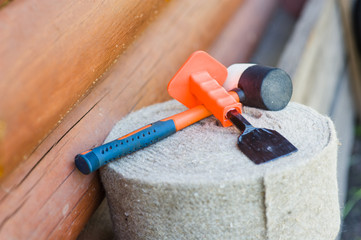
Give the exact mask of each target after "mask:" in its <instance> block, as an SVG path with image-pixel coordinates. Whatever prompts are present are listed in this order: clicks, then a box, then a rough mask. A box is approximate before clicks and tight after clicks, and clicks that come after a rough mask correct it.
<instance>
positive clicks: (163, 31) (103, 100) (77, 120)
mask: <svg viewBox="0 0 361 240" xmlns="http://www.w3.org/2000/svg"><path fill="white" fill-rule="evenodd" d="M241 2H242V1H240V0H226V1H217V0H200V1H192V0H186V1H172V2H170V3H169V6H168V7H167V8H166V9H164V10H163V12H162V14H160V15H159V17H158V18H157V19H156V20H155V21H154V23H153V24H151V25H149V27H148V28H147V29H146V30H145V31H144V32H143V34H142V35H141V36H139V38H137V39H136V40H135V42H134V43H133V44H132V45H131V46H130V47H129V48H128V49H127V50H126V52H124V53H123V54H122V55H121V56H120V57H119V58H118V59H117V61H116V63H115V64H114V66H113V67H112V68H111V69H110V70H109V71H108V72H107V73H105V74H104V75H103V77H102V79H101V80H100V81H99V82H98V84H97V85H96V86H95V87H94V88H93V89H92V91H91V93H90V94H89V95H88V96H87V97H85V98H84V99H83V100H82V101H81V102H80V103H79V104H78V105H77V107H76V108H75V109H74V110H73V111H71V112H70V113H69V114H68V115H67V116H65V117H64V119H63V121H62V122H61V123H60V124H59V126H58V127H57V128H55V129H54V131H53V132H52V133H51V134H50V135H49V136H48V137H46V139H44V141H43V142H42V143H41V144H40V145H39V146H38V147H37V148H36V150H35V151H34V152H33V153H32V154H31V156H30V157H29V158H28V159H27V160H25V161H23V162H22V164H21V165H19V166H18V167H17V168H16V169H15V170H14V171H13V172H12V173H11V174H10V175H9V176H8V177H7V178H5V179H4V181H3V182H2V183H1V187H0V212H1V214H0V235H1V236H4V237H5V238H8V239H11V238H19V239H45V238H50V237H52V238H61V237H63V236H64V234H65V233H64V231H66V232H67V233H66V237H67V238H69V239H74V238H76V236H77V235H78V233H79V231H80V229H81V228H82V227H83V226H84V225H85V223H86V222H87V220H88V218H89V215H90V214H91V213H92V212H93V211H94V210H95V209H96V207H97V204H96V203H97V202H98V199H99V198H101V190H100V188H98V187H97V185H96V182H97V174H96V173H95V174H91V175H87V176H85V175H82V174H81V173H80V172H79V171H77V170H76V169H75V166H74V156H75V155H76V154H77V153H79V152H82V151H83V150H86V149H89V148H91V147H94V146H96V145H100V144H101V143H102V142H103V140H104V138H105V137H106V135H107V134H108V132H109V131H110V129H111V128H112V126H113V125H114V123H115V122H117V121H118V120H119V119H120V118H121V117H123V116H124V115H126V114H127V113H128V112H130V111H132V110H134V109H138V108H141V107H143V106H146V105H149V104H152V103H155V102H160V101H164V100H166V99H169V96H168V94H167V91H166V85H167V83H168V81H169V79H170V78H171V77H172V76H173V74H174V73H175V72H176V71H177V69H178V68H179V66H180V65H181V64H182V63H183V62H184V61H185V59H186V58H187V57H188V56H189V54H190V53H191V52H193V51H194V50H197V49H206V48H207V47H208V46H209V45H210V43H211V42H212V41H213V39H214V38H215V37H216V36H217V34H218V33H219V32H220V31H221V29H222V28H223V26H224V24H225V23H226V22H227V20H228V19H229V17H230V16H232V14H233V13H234V11H235V10H236V9H237V8H238V6H239V5H240V4H241ZM14 3H15V2H14ZM10 6H11V5H9V6H8V7H10ZM108 30H109V29H108ZM86 69H87V70H88V71H90V72H92V68H88V67H86ZM94 199H95V201H94Z"/></svg>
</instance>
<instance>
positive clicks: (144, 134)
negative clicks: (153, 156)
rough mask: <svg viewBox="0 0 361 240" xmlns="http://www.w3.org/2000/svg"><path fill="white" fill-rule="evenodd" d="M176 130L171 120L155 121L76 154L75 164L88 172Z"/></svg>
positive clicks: (80, 169)
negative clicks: (125, 135) (122, 136)
mask: <svg viewBox="0 0 361 240" xmlns="http://www.w3.org/2000/svg"><path fill="white" fill-rule="evenodd" d="M176 131H177V130H176V127H175V124H174V121H173V120H171V119H170V120H166V121H157V122H155V123H152V124H150V125H149V127H146V128H143V129H142V130H140V131H139V130H138V131H135V132H134V134H130V135H129V136H127V137H125V138H119V139H117V140H114V141H112V142H109V143H107V144H104V145H101V146H99V147H96V148H93V149H91V150H89V151H87V152H85V153H81V154H78V155H76V156H75V165H76V167H77V168H78V169H79V171H80V172H82V173H84V174H89V173H91V172H94V171H96V170H97V169H99V168H100V167H102V166H104V165H105V164H107V163H109V162H111V161H113V160H115V159H117V158H120V157H123V156H125V155H128V154H130V153H132V152H135V151H137V150H139V149H142V148H145V147H147V146H149V145H151V144H153V143H156V142H158V141H160V140H162V139H164V138H166V137H168V136H169V135H172V134H173V133H175V132H176Z"/></svg>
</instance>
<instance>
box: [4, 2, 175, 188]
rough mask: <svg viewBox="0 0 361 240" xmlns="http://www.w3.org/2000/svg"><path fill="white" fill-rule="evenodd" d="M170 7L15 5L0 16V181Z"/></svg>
mask: <svg viewBox="0 0 361 240" xmlns="http://www.w3.org/2000/svg"><path fill="white" fill-rule="evenodd" d="M165 5H168V4H167V1H162V0H157V1H142V0H134V1H130V0H127V1H116V0H110V1H101V0H96V1H89V0H87V1H69V0H65V1H56V0H49V1H48V0H28V1H14V2H11V4H9V5H7V6H4V7H3V8H2V9H1V10H0V32H1V34H0V55H1V58H0V69H1V71H0V181H1V180H2V179H3V178H4V177H5V176H6V175H8V174H9V173H10V172H11V171H12V170H13V169H14V168H15V167H16V166H17V165H18V164H19V163H20V162H21V161H22V160H24V159H27V157H28V156H29V155H30V154H31V152H32V151H33V150H34V149H35V147H36V146H37V145H38V144H39V142H41V141H42V140H43V139H44V138H45V137H46V136H47V135H48V134H49V133H50V132H51V130H52V129H54V127H55V126H56V125H57V124H58V121H59V120H61V119H62V118H63V117H64V116H65V115H66V113H67V112H68V111H69V110H70V109H71V108H72V106H73V105H74V104H75V103H76V102H77V101H78V100H79V99H80V98H82V97H83V95H84V94H85V93H86V90H87V89H89V88H90V87H91V86H92V85H93V84H94V83H95V82H96V81H97V79H98V78H99V76H100V75H101V74H102V73H103V72H104V71H105V70H106V69H107V68H109V66H110V65H111V64H112V63H113V61H114V59H116V57H117V56H118V55H119V54H121V53H122V52H123V51H124V50H125V49H126V47H127V46H128V45H129V44H130V43H131V42H132V41H133V40H134V38H136V36H137V35H139V34H140V32H141V31H142V30H143V29H144V27H145V26H146V25H147V24H148V23H149V22H150V21H152V19H154V17H155V16H156V15H157V14H158V12H159V11H160V10H161V9H162V7H163V6H165Z"/></svg>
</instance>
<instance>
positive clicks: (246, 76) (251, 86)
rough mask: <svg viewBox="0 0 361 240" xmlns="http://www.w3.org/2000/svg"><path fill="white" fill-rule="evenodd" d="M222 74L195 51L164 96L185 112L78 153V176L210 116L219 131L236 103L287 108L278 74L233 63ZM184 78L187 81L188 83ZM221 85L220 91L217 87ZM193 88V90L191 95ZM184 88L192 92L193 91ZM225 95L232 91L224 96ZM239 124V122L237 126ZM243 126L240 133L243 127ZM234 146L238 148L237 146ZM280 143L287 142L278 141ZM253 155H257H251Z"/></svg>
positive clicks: (287, 82) (283, 78)
mask: <svg viewBox="0 0 361 240" xmlns="http://www.w3.org/2000/svg"><path fill="white" fill-rule="evenodd" d="M228 72H229V74H228V77H227V69H226V68H225V67H224V66H223V65H222V64H220V63H219V62H218V61H216V60H215V59H213V58H212V57H210V56H209V55H208V54H207V53H205V52H201V51H198V52H195V53H194V54H192V55H191V57H190V58H189V59H188V60H187V61H186V63H185V64H184V65H183V66H182V67H181V68H180V70H179V71H178V72H177V73H176V74H175V76H174V77H173V78H172V80H171V81H170V83H169V84H168V92H169V94H170V95H171V96H172V97H174V98H175V99H177V100H178V101H180V102H181V103H183V104H184V105H185V106H187V107H188V108H189V109H188V110H186V111H184V112H182V113H179V114H175V115H173V116H171V117H168V118H165V119H163V120H160V121H157V122H155V123H152V124H149V125H147V126H144V127H142V128H140V129H138V130H136V131H134V132H132V133H129V134H127V135H125V136H123V137H121V138H118V139H116V140H114V141H112V142H110V143H107V144H104V145H102V146H99V147H96V148H94V149H91V150H88V151H86V152H83V153H81V154H78V155H77V156H76V157H75V164H76V166H77V168H78V169H79V170H80V171H81V172H82V173H84V174H89V173H91V172H93V171H95V170H97V169H98V168H100V167H101V166H103V165H105V164H107V163H109V162H111V161H113V160H115V159H117V158H120V157H122V156H125V155H127V154H130V153H132V152H134V151H137V150H139V149H142V148H144V147H147V146H149V145H150V144H153V143H155V142H158V141H160V140H162V139H164V138H166V137H168V136H169V135H171V134H173V133H175V132H176V131H179V130H181V129H183V128H185V127H187V126H189V125H191V124H193V123H195V122H198V121H199V120H201V119H203V118H206V117H208V116H210V115H212V113H213V114H214V115H215V116H216V117H217V118H218V119H219V120H220V121H221V123H222V125H223V126H230V125H231V124H232V122H234V119H235V117H233V116H228V115H227V114H228V112H230V111H231V110H233V109H237V112H238V113H241V111H242V110H241V108H242V104H241V103H239V102H240V101H241V102H242V103H244V104H245V105H247V106H251V107H259V108H262V109H266V110H280V109H282V108H284V107H285V106H286V105H287V104H288V102H289V100H290V98H291V95H292V82H291V79H290V78H289V76H288V75H287V73H285V72H284V71H282V70H281V69H277V68H269V67H263V66H259V65H254V64H235V65H232V66H231V67H229V68H228ZM204 77H205V78H206V79H208V80H215V81H210V84H209V82H208V89H207V87H205V88H204V86H203V87H202V86H201V85H204V82H203V79H204ZM190 79H193V80H192V81H190ZM197 79H200V82H199V83H197V81H196V80H197ZM250 82H252V83H250ZM223 83H224V86H225V87H226V89H224V88H222V87H221V85H222V84H223ZM272 83H273V84H272ZM205 85H207V83H206V84H205ZM209 87H210V88H209ZM197 88H198V90H195V89H197ZM190 89H193V90H192V91H193V92H192V91H190ZM226 90H233V91H229V92H228V93H227V91H226ZM194 91H196V92H197V93H195V92H194ZM209 93H211V94H209ZM198 95H199V96H201V95H202V97H198ZM207 95H212V96H211V97H209V96H208V101H206V102H205V103H203V100H204V98H207ZM196 96H197V97H196ZM241 122H242V121H241ZM242 124H244V123H243V122H242ZM242 124H240V123H236V124H235V125H236V127H238V128H242ZM243 127H244V128H246V125H244V126H243ZM271 135H272V134H271ZM272 136H276V135H275V134H273V135H272ZM279 136H281V135H279ZM260 137H261V140H262V138H263V137H264V135H262V134H261V135H260ZM281 137H282V136H281ZM278 138H279V137H278V136H277V139H278ZM286 141H287V140H286ZM239 142H241V143H242V141H239ZM283 143H285V144H287V143H289V142H288V141H287V142H285V141H283ZM289 144H290V143H289ZM241 150H242V149H241ZM282 152H284V151H281V152H275V154H276V155H277V156H280V154H281V153H282ZM254 155H255V156H257V154H254ZM247 156H248V155H247ZM250 159H251V160H253V159H252V158H250ZM255 162H256V161H255Z"/></svg>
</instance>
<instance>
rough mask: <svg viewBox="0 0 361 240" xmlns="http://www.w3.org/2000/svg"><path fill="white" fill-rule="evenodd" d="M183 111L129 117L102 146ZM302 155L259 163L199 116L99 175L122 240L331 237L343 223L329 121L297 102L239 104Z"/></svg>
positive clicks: (232, 134)
mask: <svg viewBox="0 0 361 240" xmlns="http://www.w3.org/2000/svg"><path fill="white" fill-rule="evenodd" d="M183 110H185V107H183V106H182V105H181V104H180V103H178V102H176V101H169V102H165V103H161V104H157V105H153V106H150V107H147V108H144V109H142V110H140V111H137V112H134V113H132V114H129V115H128V116H127V117H125V118H124V119H123V120H121V121H119V122H118V123H117V124H116V126H115V127H114V128H113V130H112V131H111V133H110V134H109V136H108V138H107V139H106V142H108V141H111V140H113V139H115V138H118V137H120V136H122V135H124V134H127V133H129V132H131V131H133V130H135V129H137V128H139V127H142V126H144V125H147V124H148V123H151V122H154V121H157V120H160V119H162V118H165V117H168V116H171V115H173V114H175V113H178V112H181V111H183ZM243 114H244V116H245V117H246V118H247V120H248V121H249V122H250V123H251V124H252V125H254V126H255V127H265V128H270V129H275V130H276V131H278V132H279V133H281V134H282V135H283V136H285V137H286V138H287V139H288V140H289V141H290V142H292V143H293V144H294V145H295V146H296V147H297V148H298V152H296V153H293V154H291V155H290V156H287V157H283V158H280V159H277V160H275V161H272V162H268V163H265V164H261V165H255V164H254V163H253V162H251V161H250V160H249V159H248V158H247V157H246V156H244V155H243V154H242V152H241V151H240V150H239V149H238V147H237V139H238V136H239V132H238V130H237V129H236V128H234V127H229V128H223V127H221V126H218V124H217V121H216V119H215V118H214V117H209V118H207V119H204V120H202V121H200V122H198V123H196V124H194V125H192V126H190V127H188V128H186V129H183V130H181V131H179V132H177V133H176V134H174V135H172V136H170V137H168V138H166V139H165V140H162V141H161V142H159V143H156V144H154V145H152V146H150V147H148V148H146V149H143V150H141V151H138V152H136V153H133V154H131V155H128V156H126V157H124V158H122V159H120V160H117V161H115V162H112V163H111V164H108V165H107V166H106V167H104V168H103V169H101V178H102V181H103V184H104V187H105V190H106V194H107V198H108V202H109V207H110V210H111V216H112V221H113V228H114V231H115V234H116V236H117V238H118V239H247V240H248V239H270V240H273V239H303V240H305V239H312V240H314V239H327V240H329V239H334V238H335V237H336V236H337V233H338V231H339V225H340V212H339V205H338V195H337V191H338V190H337V182H336V162H337V146H338V141H337V138H336V133H335V129H334V126H333V123H332V122H331V120H330V119H329V118H327V117H324V116H322V115H320V114H318V113H317V112H315V111H314V110H312V109H310V108H308V107H305V106H303V105H300V104H296V103H290V104H289V105H288V107H287V108H286V109H285V110H282V111H279V112H269V111H262V110H259V109H254V108H246V107H245V108H244V113H243Z"/></svg>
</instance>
